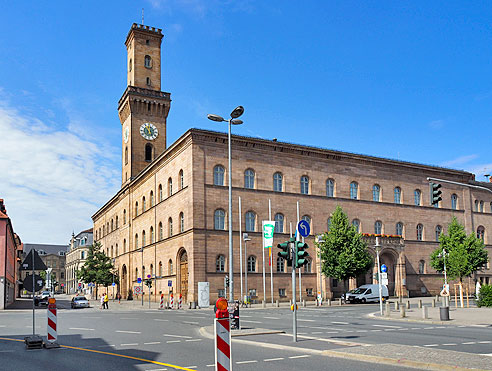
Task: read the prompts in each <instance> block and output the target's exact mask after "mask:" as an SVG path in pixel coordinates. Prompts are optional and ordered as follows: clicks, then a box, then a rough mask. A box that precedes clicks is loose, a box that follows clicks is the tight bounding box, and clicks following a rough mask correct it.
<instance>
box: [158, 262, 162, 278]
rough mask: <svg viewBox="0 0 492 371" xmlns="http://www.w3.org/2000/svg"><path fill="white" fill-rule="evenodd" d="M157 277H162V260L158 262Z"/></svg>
mask: <svg viewBox="0 0 492 371" xmlns="http://www.w3.org/2000/svg"><path fill="white" fill-rule="evenodd" d="M159 277H162V262H159Z"/></svg>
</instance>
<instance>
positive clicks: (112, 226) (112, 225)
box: [111, 219, 114, 232]
mask: <svg viewBox="0 0 492 371" xmlns="http://www.w3.org/2000/svg"><path fill="white" fill-rule="evenodd" d="M113 231H114V223H113V219H111V232H113Z"/></svg>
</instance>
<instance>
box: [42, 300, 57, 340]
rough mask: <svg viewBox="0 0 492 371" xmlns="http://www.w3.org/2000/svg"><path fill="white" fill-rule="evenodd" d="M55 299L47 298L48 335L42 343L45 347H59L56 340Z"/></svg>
mask: <svg viewBox="0 0 492 371" xmlns="http://www.w3.org/2000/svg"><path fill="white" fill-rule="evenodd" d="M56 323H57V320H56V300H55V298H49V299H48V331H47V333H48V336H47V341H46V343H45V344H44V346H45V348H59V347H60V345H58V343H57V342H56V341H57V340H58V333H57V330H56Z"/></svg>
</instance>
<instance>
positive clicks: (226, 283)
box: [224, 276, 229, 287]
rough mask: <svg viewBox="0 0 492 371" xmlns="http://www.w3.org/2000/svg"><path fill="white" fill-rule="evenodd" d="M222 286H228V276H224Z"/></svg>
mask: <svg viewBox="0 0 492 371" xmlns="http://www.w3.org/2000/svg"><path fill="white" fill-rule="evenodd" d="M224 286H225V287H229V276H225V277H224Z"/></svg>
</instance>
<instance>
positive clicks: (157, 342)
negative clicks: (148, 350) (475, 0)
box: [144, 341, 161, 345]
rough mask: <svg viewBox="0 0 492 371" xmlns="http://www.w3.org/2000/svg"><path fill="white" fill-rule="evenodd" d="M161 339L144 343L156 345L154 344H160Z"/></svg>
mask: <svg viewBox="0 0 492 371" xmlns="http://www.w3.org/2000/svg"><path fill="white" fill-rule="evenodd" d="M160 343H161V342H160V341H151V342H150V343H144V345H154V344H160Z"/></svg>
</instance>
